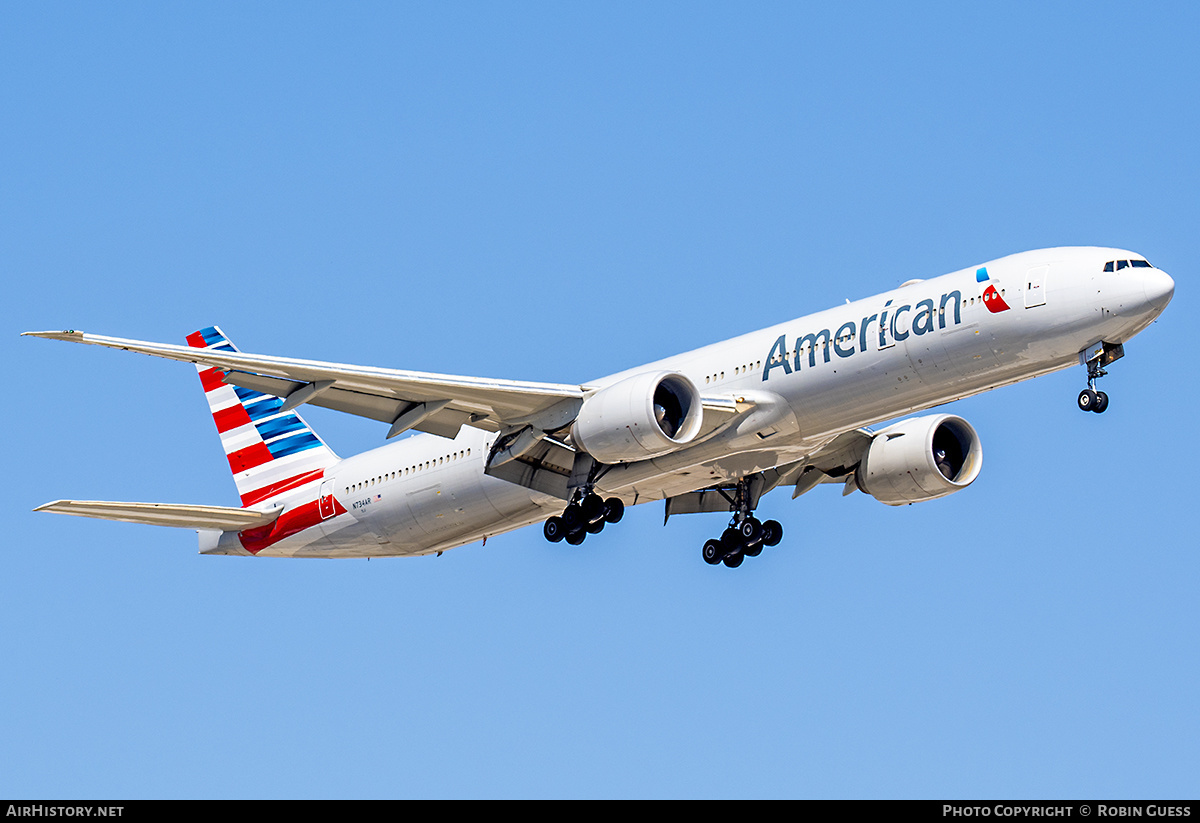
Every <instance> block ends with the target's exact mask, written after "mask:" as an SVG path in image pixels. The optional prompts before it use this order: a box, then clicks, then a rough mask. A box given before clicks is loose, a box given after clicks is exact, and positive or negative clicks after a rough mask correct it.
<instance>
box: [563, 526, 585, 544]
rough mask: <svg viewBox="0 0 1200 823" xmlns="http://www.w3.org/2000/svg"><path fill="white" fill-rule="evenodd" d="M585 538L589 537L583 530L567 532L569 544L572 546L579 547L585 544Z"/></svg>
mask: <svg viewBox="0 0 1200 823" xmlns="http://www.w3.org/2000/svg"><path fill="white" fill-rule="evenodd" d="M585 537H587V532H585V531H584V530H583V529H577V530H575V531H573V532H567V544H568V545H571V546H578V545H579V544H580V543H582V542H583V538H585Z"/></svg>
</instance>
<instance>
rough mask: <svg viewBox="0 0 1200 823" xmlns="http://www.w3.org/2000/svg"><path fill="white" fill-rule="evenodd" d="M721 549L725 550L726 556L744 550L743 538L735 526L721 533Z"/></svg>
mask: <svg viewBox="0 0 1200 823" xmlns="http://www.w3.org/2000/svg"><path fill="white" fill-rule="evenodd" d="M721 547H722V548H723V549H725V554H733V553H734V552H736V551H739V550H740V549H741V548H742V536H741V535H740V534H738V530H737V529H735V528H734V527H733V526H730V527H729V528H728V529H726V530H725V531H723V532H721Z"/></svg>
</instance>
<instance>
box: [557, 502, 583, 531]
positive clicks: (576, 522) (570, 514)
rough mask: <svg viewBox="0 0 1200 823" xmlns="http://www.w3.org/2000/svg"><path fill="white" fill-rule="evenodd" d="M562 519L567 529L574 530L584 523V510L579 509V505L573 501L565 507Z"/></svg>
mask: <svg viewBox="0 0 1200 823" xmlns="http://www.w3.org/2000/svg"><path fill="white" fill-rule="evenodd" d="M561 520H562V522H563V526H565V527H566V530H567V531H568V532H572V531H574V530H575V529H577V528H579V527H580V526H581V525H583V512H581V511H579V507H578V506H576V505H575V504H574V503H572V504H571V505H570V506H567V507H566V508H565V509H563V513H562V517H561Z"/></svg>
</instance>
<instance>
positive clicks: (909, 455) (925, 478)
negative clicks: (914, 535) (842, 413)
mask: <svg viewBox="0 0 1200 823" xmlns="http://www.w3.org/2000/svg"><path fill="white" fill-rule="evenodd" d="M982 466H983V448H982V447H981V446H980V444H979V435H978V434H976V433H975V429H974V428H972V426H971V424H970V423H968V422H967V421H966V420H963V419H962V418H961V417H956V416H954V415H952V414H935V415H929V416H927V417H914V418H912V419H909V420H902V421H901V422H899V423H897V424H896V425H894V426H889V427H888V428H886V429H883V430H882V431H880V432H879V433H878V434H876V435H875V436H874V438H873V439H872V440H871V444H870V445H869V446H868V447H867V451H866V454H865V455H864V456H863V459H862V462H861V463H860V464H859V467H858V471H857V473H856V474H855V482H856V483H857V484H858V488H859V489H861V490H862V491H864V492H866V493H867V494H869V495H871V496H872V497H874V498H875V499H876V500H878V501H880V502H881V503H886V504H887V505H889V506H904V505H907V504H909V503H919V502H921V501H923V500H935V499H937V498H939V497H945V496H946V495H948V494H953V493H954V492H956V491H959V490H960V489H965V488H966V487H967V486H969V485H971V483H972V482H973V481H974V480H975V478H976V477H978V476H979V470H980V468H982Z"/></svg>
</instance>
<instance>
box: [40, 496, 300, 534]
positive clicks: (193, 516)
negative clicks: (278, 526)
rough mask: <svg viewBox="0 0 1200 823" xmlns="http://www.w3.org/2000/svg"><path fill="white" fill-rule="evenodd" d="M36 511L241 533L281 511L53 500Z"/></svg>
mask: <svg viewBox="0 0 1200 823" xmlns="http://www.w3.org/2000/svg"><path fill="white" fill-rule="evenodd" d="M34 511H35V512H55V513H56V514H74V515H78V516H80V517H98V518H100V519H101V520H120V521H123V522H125V523H146V524H148V525H151V526H172V527H174V528H177V529H196V530H213V529H219V530H220V531H229V532H234V531H242V530H243V529H250V528H254V527H255V526H265V525H266V524H268V523H270V522H272V521H273V520H275V518H277V517H279V513H280V512H281V511H283V509H276V510H274V511H270V512H257V511H253V510H251V509H235V508H232V507H229V506H189V505H186V504H181V503H114V502H110V501H107V500H55V501H54V502H53V503H47V504H46V505H44V506H38V507H37V508H36V509H34Z"/></svg>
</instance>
